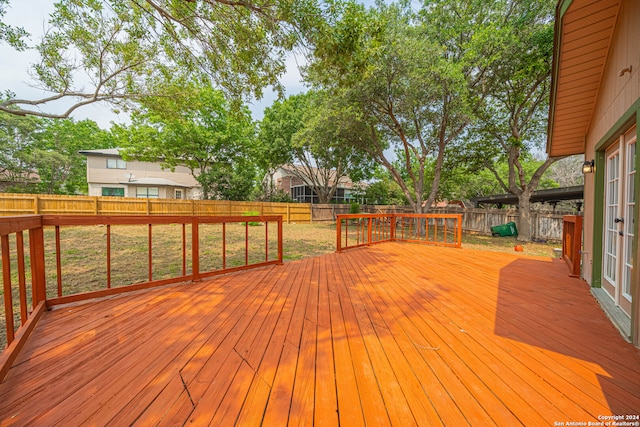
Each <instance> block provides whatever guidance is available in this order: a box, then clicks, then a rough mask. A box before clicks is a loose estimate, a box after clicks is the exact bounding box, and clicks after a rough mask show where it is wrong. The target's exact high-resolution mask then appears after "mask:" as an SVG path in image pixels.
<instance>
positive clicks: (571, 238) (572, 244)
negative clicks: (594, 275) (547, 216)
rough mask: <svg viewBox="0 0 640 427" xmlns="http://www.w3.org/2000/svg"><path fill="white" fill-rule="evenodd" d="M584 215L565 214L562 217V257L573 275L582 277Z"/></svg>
mask: <svg viewBox="0 0 640 427" xmlns="http://www.w3.org/2000/svg"><path fill="white" fill-rule="evenodd" d="M581 248H582V217H581V216H579V215H565V216H563V217H562V258H563V259H564V261H565V262H566V263H567V266H568V267H569V275H570V276H571V277H580V257H581V256H582V251H581Z"/></svg>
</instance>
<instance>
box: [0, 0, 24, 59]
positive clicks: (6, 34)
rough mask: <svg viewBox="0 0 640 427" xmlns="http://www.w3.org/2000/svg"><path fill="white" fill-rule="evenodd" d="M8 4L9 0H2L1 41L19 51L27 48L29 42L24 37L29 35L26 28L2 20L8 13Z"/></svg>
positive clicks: (0, 4) (0, 13) (0, 10)
mask: <svg viewBox="0 0 640 427" xmlns="http://www.w3.org/2000/svg"><path fill="white" fill-rule="evenodd" d="M8 6H9V0H0V42H5V43H7V44H9V46H12V47H13V48H14V49H16V50H18V51H22V50H25V49H26V48H27V44H26V43H25V41H24V39H25V38H26V37H28V33H27V32H26V31H25V29H24V28H21V27H14V26H11V25H8V24H6V23H4V22H2V19H3V18H4V15H5V14H6V13H7V7H8Z"/></svg>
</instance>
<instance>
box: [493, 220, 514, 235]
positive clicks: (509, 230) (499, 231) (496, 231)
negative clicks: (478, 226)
mask: <svg viewBox="0 0 640 427" xmlns="http://www.w3.org/2000/svg"><path fill="white" fill-rule="evenodd" d="M491 235H492V236H494V237H505V236H517V235H518V229H517V228H516V223H515V222H513V221H511V222H508V223H506V224H502V225H494V226H493V227H491Z"/></svg>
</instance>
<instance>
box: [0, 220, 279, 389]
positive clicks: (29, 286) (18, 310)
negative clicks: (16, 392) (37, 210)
mask: <svg viewBox="0 0 640 427" xmlns="http://www.w3.org/2000/svg"><path fill="white" fill-rule="evenodd" d="M270 224H271V227H270ZM274 224H275V227H274ZM169 225H173V226H175V227H178V228H180V227H181V230H180V231H179V233H178V234H180V235H181V237H180V238H179V240H180V244H179V246H180V249H178V251H179V252H181V256H180V261H179V264H181V265H179V266H178V267H176V268H175V269H165V270H167V271H164V272H163V273H162V277H158V271H159V270H162V268H161V267H162V266H161V265H160V264H159V262H158V260H157V259H156V262H155V263H154V244H153V242H154V229H157V228H158V227H161V226H169ZM253 225H257V226H258V227H253ZM91 226H98V227H102V228H101V230H100V234H101V236H100V237H101V238H104V240H105V242H104V246H103V248H102V249H103V252H102V254H103V255H104V258H103V261H102V262H104V263H105V264H106V265H105V266H104V276H103V277H104V280H103V281H101V282H100V281H98V285H97V286H98V289H91V290H89V291H87V290H86V289H81V290H78V289H72V288H71V287H69V286H66V285H65V281H66V280H69V279H64V277H69V276H70V275H72V274H73V271H76V270H73V271H72V273H65V274H63V273H64V272H65V270H67V268H66V267H68V266H67V265H66V264H65V263H64V262H63V261H65V257H69V258H71V254H75V255H76V259H75V261H76V262H80V263H82V262H84V261H85V260H86V257H87V256H88V255H89V254H87V253H83V252H82V249H81V248H82V245H81V244H80V241H81V240H82V237H77V239H79V240H76V242H77V244H76V246H77V247H75V248H68V247H65V251H63V250H62V249H63V244H62V242H63V238H62V237H61V230H71V229H77V228H78V227H79V228H82V229H86V228H88V227H91ZM135 226H138V227H143V228H146V230H145V231H144V232H143V233H142V234H143V235H144V238H143V240H146V243H144V242H143V243H142V245H143V246H145V245H146V250H145V248H142V250H135V251H128V252H127V254H126V255H125V256H124V257H123V256H120V257H119V262H122V263H135V262H137V261H142V262H143V263H144V259H145V258H146V263H147V268H146V277H142V278H139V279H134V280H131V279H129V282H126V283H124V285H118V284H117V283H114V282H115V281H116V280H114V279H115V278H114V277H112V273H113V272H114V271H116V269H115V268H114V266H113V265H112V264H113V262H112V261H113V260H114V258H115V257H116V256H115V255H114V253H115V252H116V250H114V248H112V246H113V244H112V243H113V241H114V238H113V237H112V236H113V229H114V228H115V227H135ZM208 226H215V227H217V229H216V230H215V231H216V232H217V233H218V236H217V237H216V238H214V239H212V238H211V235H212V234H213V233H212V230H211V229H207V228H206V227H208ZM256 229H260V231H262V232H263V237H262V238H256V236H255V235H256V234H257V232H256V231H254V230H256ZM130 230H131V229H127V230H126V232H125V233H121V234H132V233H131V232H130ZM94 238H95V236H94ZM85 239H86V236H85ZM234 239H235V240H234ZM0 240H1V248H2V278H3V288H2V290H3V300H4V304H3V310H0V311H1V312H2V313H0V314H3V315H2V316H0V317H2V319H1V320H0V328H1V329H3V331H0V336H2V335H3V334H4V336H3V337H2V338H5V339H6V344H7V347H6V348H4V351H2V352H0V382H2V379H3V378H4V376H5V375H6V373H7V372H8V370H9V368H10V367H11V364H12V362H13V360H15V358H16V357H17V354H18V353H19V352H20V350H21V349H22V347H23V346H24V343H25V342H26V339H27V337H28V336H29V334H30V333H31V332H32V331H33V329H34V328H35V325H36V324H37V322H38V320H39V318H40V317H41V315H42V313H43V312H44V311H45V310H46V309H47V308H49V307H52V306H55V305H60V304H67V303H72V302H77V301H82V300H87V299H91V298H98V297H105V296H109V295H115V294H119V293H123V292H130V291H135V290H140V289H146V288H150V287H155V286H162V285H167V284H172V283H180V282H189V281H199V280H201V279H203V278H206V277H211V276H214V275H219V274H224V273H230V272H234V271H240V270H246V269H249V268H255V267H260V266H266V265H272V264H282V260H283V253H282V240H283V239H282V217H281V216H236V217H200V216H72V215H66V216H55V215H26V216H19V217H4V218H1V219H0ZM232 243H233V244H232ZM98 246H100V245H98ZM138 249H140V248H138ZM142 252H144V253H142ZM214 253H215V254H217V256H214V255H213V254H214ZM141 258H142V259H141ZM212 258H216V259H217V261H215V262H212ZM170 270H172V271H173V272H172V271H170ZM67 274H68V275H67ZM93 274H94V275H95V271H94V272H93ZM92 279H93V278H92ZM125 280H126V279H125ZM53 282H55V283H53ZM2 341H3V340H0V344H2V345H0V348H3V347H4V343H3V342H2Z"/></svg>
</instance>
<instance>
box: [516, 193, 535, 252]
mask: <svg viewBox="0 0 640 427" xmlns="http://www.w3.org/2000/svg"><path fill="white" fill-rule="evenodd" d="M518 213H519V216H518V240H520V241H522V242H530V241H531V238H532V237H533V230H532V229H531V228H532V222H531V192H530V191H523V192H522V193H521V194H520V195H519V196H518Z"/></svg>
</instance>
